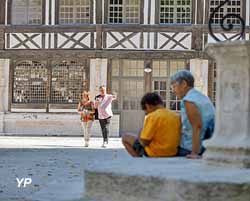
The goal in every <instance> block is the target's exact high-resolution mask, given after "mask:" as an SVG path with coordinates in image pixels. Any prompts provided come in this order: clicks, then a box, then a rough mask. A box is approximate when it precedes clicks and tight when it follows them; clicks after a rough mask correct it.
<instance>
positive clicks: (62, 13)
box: [59, 0, 91, 24]
mask: <svg viewBox="0 0 250 201" xmlns="http://www.w3.org/2000/svg"><path fill="white" fill-rule="evenodd" d="M90 3H91V0H60V3H59V24H88V23H90V7H91V6H90Z"/></svg>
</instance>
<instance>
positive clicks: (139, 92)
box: [111, 59, 144, 111]
mask: <svg viewBox="0 0 250 201" xmlns="http://www.w3.org/2000/svg"><path fill="white" fill-rule="evenodd" d="M111 90H112V93H117V95H118V99H117V100H116V101H114V102H113V104H112V107H113V109H114V111H119V110H141V106H140V101H141V98H142V96H143V95H144V61H143V60H129V59H122V60H112V74H111Z"/></svg>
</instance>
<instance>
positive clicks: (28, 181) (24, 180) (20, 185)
mask: <svg viewBox="0 0 250 201" xmlns="http://www.w3.org/2000/svg"><path fill="white" fill-rule="evenodd" d="M16 181H17V187H18V188H26V186H27V185H30V184H31V183H32V179H31V178H21V179H19V178H16Z"/></svg>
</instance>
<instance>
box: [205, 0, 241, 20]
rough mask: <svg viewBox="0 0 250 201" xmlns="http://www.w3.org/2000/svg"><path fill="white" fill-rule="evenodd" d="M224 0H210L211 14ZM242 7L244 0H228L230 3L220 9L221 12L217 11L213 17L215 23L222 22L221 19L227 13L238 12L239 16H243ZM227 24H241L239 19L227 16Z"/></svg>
mask: <svg viewBox="0 0 250 201" xmlns="http://www.w3.org/2000/svg"><path fill="white" fill-rule="evenodd" d="M222 2H223V0H210V7H209V10H210V14H212V12H213V11H214V9H215V8H216V7H218V6H219V5H220V4H221V3H222ZM241 7H242V0H231V1H229V2H228V4H225V5H224V6H223V7H221V8H220V9H219V12H217V13H216V14H215V16H214V18H213V19H212V22H213V24H220V21H221V19H222V18H223V17H224V16H225V15H226V14H229V13H230V14H236V15H238V16H241V14H242V13H241V9H242V8H241ZM224 22H225V23H226V24H231V23H232V24H240V21H239V19H237V18H234V17H231V18H227V20H225V21H224Z"/></svg>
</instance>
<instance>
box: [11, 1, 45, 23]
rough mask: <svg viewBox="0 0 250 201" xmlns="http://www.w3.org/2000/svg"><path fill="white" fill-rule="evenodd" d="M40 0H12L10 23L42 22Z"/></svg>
mask: <svg viewBox="0 0 250 201" xmlns="http://www.w3.org/2000/svg"><path fill="white" fill-rule="evenodd" d="M42 7H43V6H42V0H22V1H20V0H13V1H12V24H20V25H22V24H31V25H39V24H42V10H43V9H42Z"/></svg>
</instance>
